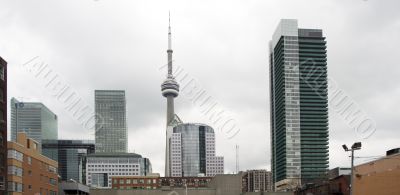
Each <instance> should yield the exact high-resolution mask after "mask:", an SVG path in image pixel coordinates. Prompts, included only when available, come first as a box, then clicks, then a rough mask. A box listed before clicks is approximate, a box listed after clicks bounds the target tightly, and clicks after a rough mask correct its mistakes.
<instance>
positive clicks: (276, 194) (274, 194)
mask: <svg viewBox="0 0 400 195" xmlns="http://www.w3.org/2000/svg"><path fill="white" fill-rule="evenodd" d="M243 195H294V193H293V192H245V193H244V194H243Z"/></svg>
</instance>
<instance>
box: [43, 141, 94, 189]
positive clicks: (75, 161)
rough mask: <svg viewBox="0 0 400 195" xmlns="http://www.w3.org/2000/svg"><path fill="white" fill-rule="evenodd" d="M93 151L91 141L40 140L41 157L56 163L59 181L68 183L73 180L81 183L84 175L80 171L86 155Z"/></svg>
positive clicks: (92, 142)
mask: <svg viewBox="0 0 400 195" xmlns="http://www.w3.org/2000/svg"><path fill="white" fill-rule="evenodd" d="M94 151H95V145H94V141H91V140H42V153H43V155H45V156H47V157H49V158H51V159H53V160H55V161H57V162H58V169H59V174H60V176H61V180H63V181H68V180H70V179H73V180H75V181H78V182H81V183H83V182H84V181H85V176H84V175H82V173H85V171H83V170H82V169H83V168H84V167H85V166H84V165H83V164H82V163H83V162H85V159H84V158H85V157H86V155H87V154H92V153H94Z"/></svg>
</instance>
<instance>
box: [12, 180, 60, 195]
mask: <svg viewBox="0 0 400 195" xmlns="http://www.w3.org/2000/svg"><path fill="white" fill-rule="evenodd" d="M54 185H55V184H54ZM31 189H32V186H31V185H28V190H31ZM8 191H9V192H24V184H22V183H17V182H8ZM42 192H43V193H42ZM44 192H46V193H44ZM40 194H48V195H57V192H55V191H52V190H45V189H43V188H40Z"/></svg>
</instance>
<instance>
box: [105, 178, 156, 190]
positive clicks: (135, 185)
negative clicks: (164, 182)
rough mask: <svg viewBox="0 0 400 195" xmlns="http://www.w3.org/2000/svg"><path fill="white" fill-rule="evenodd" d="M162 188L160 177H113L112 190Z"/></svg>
mask: <svg viewBox="0 0 400 195" xmlns="http://www.w3.org/2000/svg"><path fill="white" fill-rule="evenodd" d="M158 188H160V176H159V175H150V176H113V177H112V189H116V190H118V189H120V190H131V189H148V190H149V189H158Z"/></svg>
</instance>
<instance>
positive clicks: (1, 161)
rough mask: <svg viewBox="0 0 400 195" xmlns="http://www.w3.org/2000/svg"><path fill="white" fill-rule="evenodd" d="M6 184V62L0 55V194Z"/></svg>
mask: <svg viewBox="0 0 400 195" xmlns="http://www.w3.org/2000/svg"><path fill="white" fill-rule="evenodd" d="M6 184H7V62H6V61H4V60H3V58H1V57H0V194H5V193H6V192H7V191H6Z"/></svg>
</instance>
